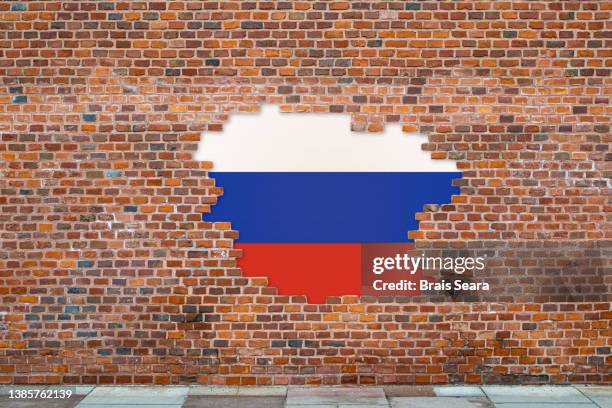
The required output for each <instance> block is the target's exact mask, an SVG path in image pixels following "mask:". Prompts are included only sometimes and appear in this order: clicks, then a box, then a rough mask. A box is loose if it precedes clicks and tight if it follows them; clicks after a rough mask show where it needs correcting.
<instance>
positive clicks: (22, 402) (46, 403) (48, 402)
mask: <svg viewBox="0 0 612 408" xmlns="http://www.w3.org/2000/svg"><path fill="white" fill-rule="evenodd" d="M82 399H83V397H81V396H73V397H70V398H61V399H60V398H45V399H41V398H38V399H14V398H9V397H8V396H0V407H7V408H73V407H76V406H77V404H78V403H79V401H81V400H82Z"/></svg>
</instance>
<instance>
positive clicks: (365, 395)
mask: <svg viewBox="0 0 612 408" xmlns="http://www.w3.org/2000/svg"><path fill="white" fill-rule="evenodd" d="M386 403H387V398H386V397H385V393H384V391H383V389H382V387H289V389H288V390H287V405H317V404H318V405H326V404H358V405H359V404H361V405H367V404H370V405H384V404H386Z"/></svg>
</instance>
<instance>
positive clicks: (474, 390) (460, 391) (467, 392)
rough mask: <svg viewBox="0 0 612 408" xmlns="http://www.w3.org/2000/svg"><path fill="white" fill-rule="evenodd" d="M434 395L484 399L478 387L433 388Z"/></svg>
mask: <svg viewBox="0 0 612 408" xmlns="http://www.w3.org/2000/svg"><path fill="white" fill-rule="evenodd" d="M434 393H435V394H436V396H438V397H484V396H485V395H484V392H482V390H481V389H480V387H476V386H468V385H451V386H445V387H434Z"/></svg>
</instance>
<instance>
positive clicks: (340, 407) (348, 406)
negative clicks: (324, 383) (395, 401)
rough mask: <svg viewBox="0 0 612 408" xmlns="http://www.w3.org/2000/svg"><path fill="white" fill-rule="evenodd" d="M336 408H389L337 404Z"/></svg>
mask: <svg viewBox="0 0 612 408" xmlns="http://www.w3.org/2000/svg"><path fill="white" fill-rule="evenodd" d="M337 407H338V408H389V404H388V403H387V404H384V405H371V404H338V405H337Z"/></svg>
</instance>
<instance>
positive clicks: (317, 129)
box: [197, 107, 460, 303]
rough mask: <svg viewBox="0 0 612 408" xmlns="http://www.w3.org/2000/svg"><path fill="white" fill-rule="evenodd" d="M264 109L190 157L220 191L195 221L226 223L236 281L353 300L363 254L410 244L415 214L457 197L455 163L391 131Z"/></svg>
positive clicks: (318, 299)
mask: <svg viewBox="0 0 612 408" xmlns="http://www.w3.org/2000/svg"><path fill="white" fill-rule="evenodd" d="M262 111H263V112H262V114H260V115H247V116H239V117H236V118H234V119H233V120H232V122H230V123H229V124H228V125H227V126H226V127H225V130H224V132H221V133H206V134H204V135H203V138H202V141H201V143H200V147H199V150H198V156H197V158H198V159H200V160H207V161H212V162H213V171H211V172H210V173H209V175H210V177H211V178H213V179H215V180H216V183H215V184H216V185H217V186H218V187H222V188H223V195H222V196H220V197H219V199H218V202H217V204H216V205H215V206H214V207H213V208H212V211H211V213H210V214H203V219H204V220H205V221H210V222H228V221H229V222H231V224H232V229H234V230H237V231H238V232H239V234H240V235H239V238H238V239H237V240H236V242H235V248H238V249H241V250H242V252H243V255H242V257H241V258H240V259H239V266H240V267H241V268H242V270H243V272H244V274H245V275H246V276H266V277H268V282H269V285H270V286H272V287H276V288H278V291H279V294H288V295H302V294H305V295H307V297H308V301H309V302H313V303H322V302H324V301H325V297H326V296H334V295H348V294H355V295H358V294H360V289H361V278H360V271H361V246H362V245H363V244H371V243H390V244H391V243H394V244H396V243H408V242H409V241H408V238H407V234H408V231H410V230H416V229H418V223H417V222H416V220H415V213H417V212H419V211H421V210H422V208H423V205H424V204H429V203H448V202H450V199H451V196H452V195H453V194H457V193H458V191H457V189H456V188H455V187H453V186H452V180H453V179H456V178H459V177H460V173H458V172H456V170H455V166H454V163H450V162H438V163H436V162H435V161H433V160H432V159H431V158H430V157H429V154H428V153H426V152H423V151H422V150H421V148H420V144H421V143H422V142H423V141H424V140H423V138H422V137H419V136H418V135H414V134H406V133H402V132H401V129H400V128H399V127H398V126H390V125H388V129H387V131H386V132H385V133H380V134H375V133H355V132H351V131H350V123H349V121H350V119H349V118H348V117H347V116H344V115H337V114H321V115H316V114H303V113H296V114H282V113H280V112H278V110H277V109H275V108H273V107H267V108H264V109H262ZM423 169H427V171H423Z"/></svg>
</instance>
